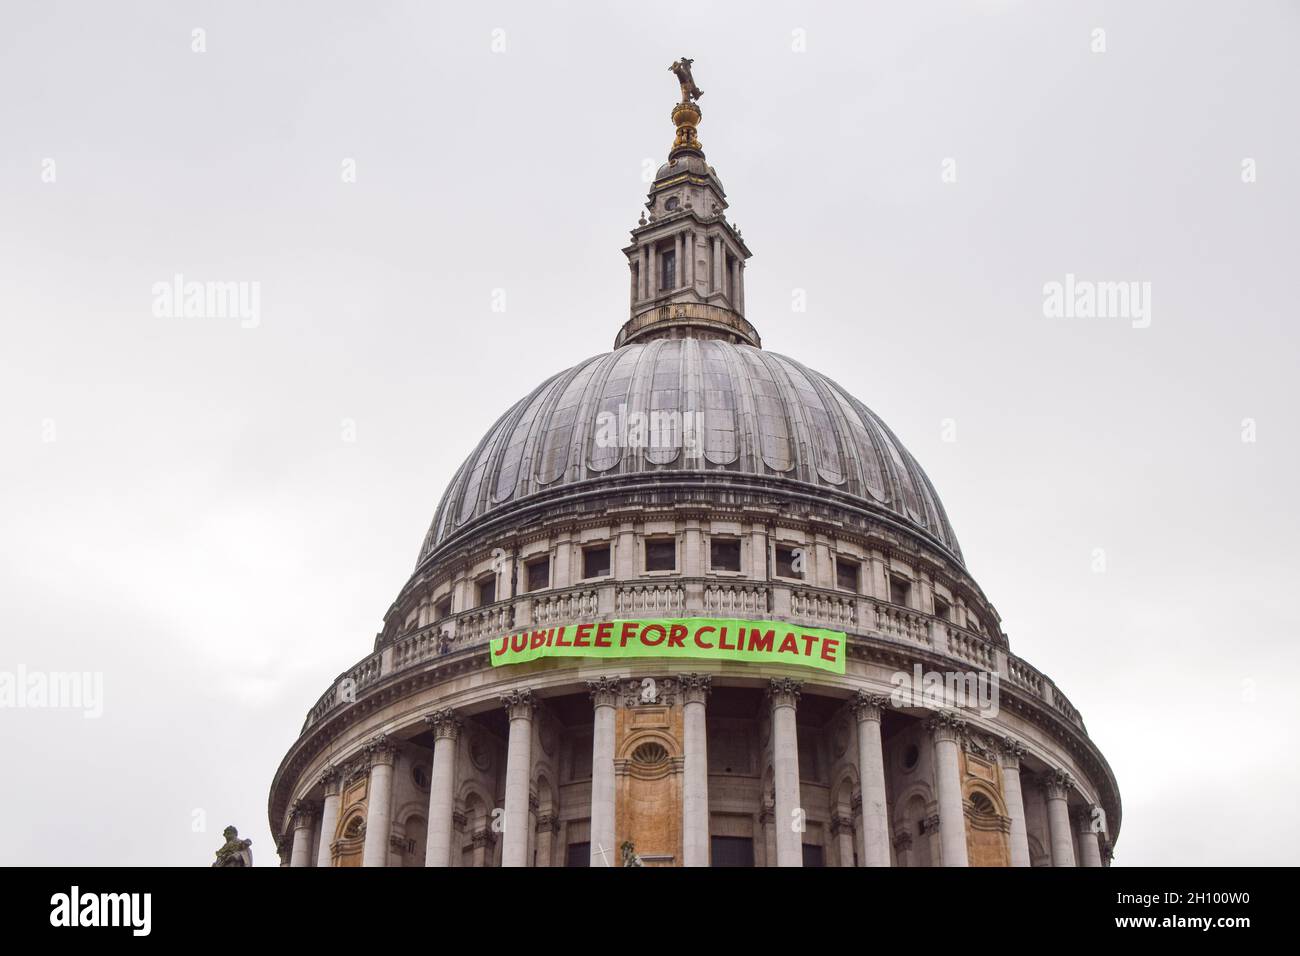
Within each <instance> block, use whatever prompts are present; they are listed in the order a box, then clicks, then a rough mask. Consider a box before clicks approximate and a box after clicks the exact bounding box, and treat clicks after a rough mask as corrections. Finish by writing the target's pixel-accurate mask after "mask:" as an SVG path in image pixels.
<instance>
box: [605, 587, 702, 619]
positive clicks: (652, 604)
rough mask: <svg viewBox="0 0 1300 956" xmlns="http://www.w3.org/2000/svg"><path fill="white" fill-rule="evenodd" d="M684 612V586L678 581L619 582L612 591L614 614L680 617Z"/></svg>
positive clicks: (623, 615)
mask: <svg viewBox="0 0 1300 956" xmlns="http://www.w3.org/2000/svg"><path fill="white" fill-rule="evenodd" d="M685 613H686V587H685V585H684V584H682V583H680V582H676V581H674V582H672V583H669V582H667V581H665V582H663V583H656V582H647V583H645V584H620V585H619V586H618V590H617V591H616V592H615V593H614V616H615V617H627V616H629V615H633V616H638V617H651V616H655V617H674V616H677V617H680V616H683V615H684V614H685Z"/></svg>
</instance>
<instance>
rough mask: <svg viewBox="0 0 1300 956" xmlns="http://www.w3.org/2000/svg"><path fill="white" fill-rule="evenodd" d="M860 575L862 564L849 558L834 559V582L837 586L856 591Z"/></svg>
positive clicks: (855, 592)
mask: <svg viewBox="0 0 1300 956" xmlns="http://www.w3.org/2000/svg"><path fill="white" fill-rule="evenodd" d="M861 577H862V565H861V564H859V563H858V562H857V561H853V560H850V559H849V558H836V559H835V584H836V586H837V587H839V588H841V589H843V590H845V591H852V592H853V593H854V594H857V593H858V582H859V581H860V580H861Z"/></svg>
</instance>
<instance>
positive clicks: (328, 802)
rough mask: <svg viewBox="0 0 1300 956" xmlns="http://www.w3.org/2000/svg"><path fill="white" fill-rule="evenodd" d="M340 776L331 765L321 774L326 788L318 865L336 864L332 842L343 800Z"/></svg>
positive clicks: (322, 783) (318, 849)
mask: <svg viewBox="0 0 1300 956" xmlns="http://www.w3.org/2000/svg"><path fill="white" fill-rule="evenodd" d="M339 776H340V775H339V771H338V768H336V767H330V768H328V769H327V770H326V771H325V772H324V773H322V774H321V775H320V782H321V786H322V787H324V788H325V803H324V804H323V805H322V809H321V821H320V846H319V847H317V849H316V865H317V866H333V865H334V855H333V854H332V853H331V852H330V844H331V843H333V842H334V831H335V830H336V829H338V825H339V805H340V803H341V802H342V797H341V796H340V793H341V789H342V788H341V781H340V779H339Z"/></svg>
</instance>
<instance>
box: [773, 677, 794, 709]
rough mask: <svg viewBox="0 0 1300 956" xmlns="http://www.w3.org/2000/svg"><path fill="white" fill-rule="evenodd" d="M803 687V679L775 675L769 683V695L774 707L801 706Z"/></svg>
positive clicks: (791, 707)
mask: <svg viewBox="0 0 1300 956" xmlns="http://www.w3.org/2000/svg"><path fill="white" fill-rule="evenodd" d="M802 688H803V683H802V682H801V681H797V680H794V679H793V678H790V677H773V678H772V680H771V682H770V683H769V685H768V689H767V697H768V699H769V700H770V701H771V702H772V706H773V707H789V708H790V709H791V710H793V709H796V708H797V707H798V706H799V695H800V693H801V692H802Z"/></svg>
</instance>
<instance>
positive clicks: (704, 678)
mask: <svg viewBox="0 0 1300 956" xmlns="http://www.w3.org/2000/svg"><path fill="white" fill-rule="evenodd" d="M677 684H678V686H679V687H681V689H682V699H683V700H684V701H685V703H688V704H703V703H705V702H706V701H707V700H708V699H709V694H710V692H711V691H712V690H713V686H712V685H713V678H712V677H711V676H709V675H708V674H678V675H677Z"/></svg>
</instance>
